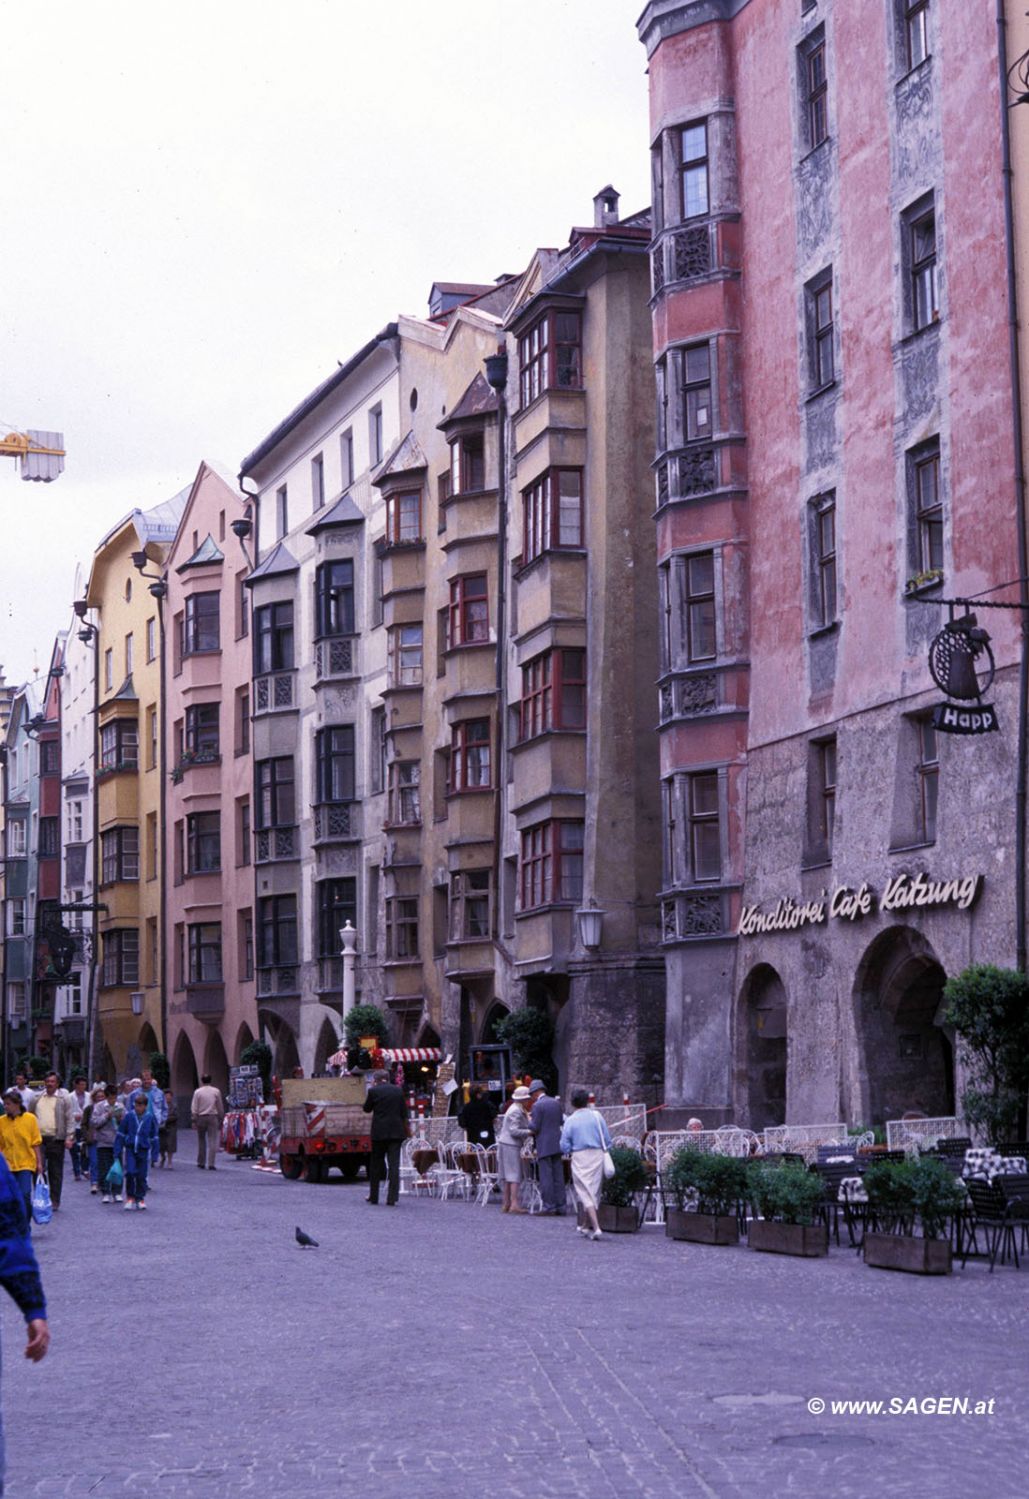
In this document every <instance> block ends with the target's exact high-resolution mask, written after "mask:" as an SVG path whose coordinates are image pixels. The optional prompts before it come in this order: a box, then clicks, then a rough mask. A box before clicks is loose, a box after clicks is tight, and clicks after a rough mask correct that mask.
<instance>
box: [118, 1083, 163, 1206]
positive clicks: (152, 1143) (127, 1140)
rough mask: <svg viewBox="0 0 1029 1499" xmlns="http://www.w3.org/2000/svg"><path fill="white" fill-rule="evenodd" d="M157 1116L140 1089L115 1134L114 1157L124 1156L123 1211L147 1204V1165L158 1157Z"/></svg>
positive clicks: (119, 1158)
mask: <svg viewBox="0 0 1029 1499" xmlns="http://www.w3.org/2000/svg"><path fill="white" fill-rule="evenodd" d="M157 1150H158V1142H157V1120H156V1119H155V1118H154V1116H153V1114H152V1113H151V1112H150V1109H149V1108H148V1107H147V1101H146V1097H145V1095H144V1094H143V1093H141V1092H140V1093H137V1094H136V1101H135V1103H134V1104H133V1106H132V1113H131V1114H126V1115H125V1118H124V1119H123V1120H122V1122H121V1124H119V1126H118V1133H117V1134H116V1135H115V1137H114V1158H115V1160H116V1161H120V1160H121V1159H122V1157H123V1156H124V1158H125V1167H124V1169H125V1211H126V1212H129V1210H130V1209H131V1208H133V1207H135V1208H137V1209H143V1208H145V1207H146V1186H147V1182H146V1177H147V1166H148V1165H151V1164H153V1162H155V1161H156V1160H157Z"/></svg>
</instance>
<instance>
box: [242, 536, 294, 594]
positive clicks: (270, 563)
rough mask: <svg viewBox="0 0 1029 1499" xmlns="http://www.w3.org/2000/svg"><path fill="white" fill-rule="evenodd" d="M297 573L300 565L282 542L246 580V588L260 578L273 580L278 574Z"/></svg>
mask: <svg viewBox="0 0 1029 1499" xmlns="http://www.w3.org/2000/svg"><path fill="white" fill-rule="evenodd" d="M299 571H300V563H299V562H298V561H297V559H296V558H295V557H294V556H293V553H292V552H291V551H290V550H289V548H288V547H285V546H283V544H282V542H281V541H280V542H279V544H278V546H277V547H275V548H274V550H273V551H271V552H270V553H269V554H268V556H267V557H266V558H265V559H264V561H263V562H262V563H261V565H260V567H255V568H254V570H253V572H252V573H251V574H250V576H249V578H247V580H246V586H247V587H248V588H250V587H252V586H253V584H254V583H257V582H259V581H260V580H261V579H262V578H274V577H277V576H278V575H279V574H286V573H295V572H299Z"/></svg>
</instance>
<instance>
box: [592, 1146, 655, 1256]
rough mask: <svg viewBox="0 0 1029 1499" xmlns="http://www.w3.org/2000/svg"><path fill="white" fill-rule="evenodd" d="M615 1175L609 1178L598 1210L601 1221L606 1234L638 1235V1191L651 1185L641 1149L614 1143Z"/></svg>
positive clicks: (599, 1221)
mask: <svg viewBox="0 0 1029 1499" xmlns="http://www.w3.org/2000/svg"><path fill="white" fill-rule="evenodd" d="M611 1159H612V1161H614V1165H615V1174H614V1176H609V1177H606V1178H605V1180H604V1186H603V1189H602V1191H601V1194H600V1206H599V1208H598V1209H597V1222H598V1223H599V1224H600V1226H601V1228H602V1229H603V1230H604V1232H605V1233H612V1234H634V1233H635V1232H636V1230H637V1229H638V1228H639V1226H640V1210H639V1205H638V1203H637V1201H636V1196H637V1193H639V1192H642V1191H644V1189H645V1188H646V1185H647V1173H646V1171H645V1170H644V1166H643V1160H642V1157H641V1156H640V1154H639V1151H637V1150H630V1149H629V1147H628V1146H624V1145H613V1146H612V1147H611Z"/></svg>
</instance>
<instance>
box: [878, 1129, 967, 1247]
mask: <svg viewBox="0 0 1029 1499" xmlns="http://www.w3.org/2000/svg"><path fill="white" fill-rule="evenodd" d="M865 1190H866V1192H867V1193H868V1211H869V1214H870V1216H871V1219H872V1221H873V1222H874V1223H875V1225H876V1227H875V1228H874V1229H873V1230H871V1231H868V1232H866V1233H865V1241H864V1256H865V1264H866V1265H871V1266H872V1267H873V1268H874V1269H877V1270H906V1271H907V1272H908V1273H909V1274H912V1275H949V1274H950V1272H951V1248H950V1240H949V1238H948V1237H947V1236H946V1230H947V1226H948V1220H949V1219H950V1218H952V1217H953V1216H954V1214H955V1213H959V1212H961V1210H962V1208H963V1207H964V1205H965V1189H964V1187H963V1186H962V1184H961V1182H959V1181H956V1180H955V1178H954V1177H953V1176H952V1175H951V1174H950V1171H949V1170H948V1169H947V1167H946V1166H945V1165H944V1163H943V1162H942V1161H941V1160H938V1159H937V1158H935V1157H933V1156H923V1157H922V1158H921V1160H918V1161H878V1162H876V1164H875V1165H874V1166H869V1168H868V1170H867V1171H866V1172H865ZM916 1219H917V1220H918V1221H919V1223H920V1224H921V1228H922V1236H921V1238H916V1237H915V1236H914V1234H913V1232H912V1230H913V1228H914V1225H915V1220H916ZM891 1228H894V1229H900V1230H902V1231H901V1232H897V1233H890V1232H882V1230H883V1229H887V1230H889V1229H891Z"/></svg>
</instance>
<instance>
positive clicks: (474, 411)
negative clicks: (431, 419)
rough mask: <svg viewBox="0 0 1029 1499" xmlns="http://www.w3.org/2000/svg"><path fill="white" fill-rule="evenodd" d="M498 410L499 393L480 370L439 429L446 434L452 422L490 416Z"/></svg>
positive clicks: (438, 424)
mask: <svg viewBox="0 0 1029 1499" xmlns="http://www.w3.org/2000/svg"><path fill="white" fill-rule="evenodd" d="M496 409H497V393H496V391H495V390H494V389H493V387H492V385H490V383H489V381H488V380H487V379H486V376H485V375H484V374H483V373H482V371H481V370H479V371H478V372H477V373H476V375H475V377H474V378H473V380H472V382H471V384H470V385H469V386H468V389H467V390H466V391H465V393H464V395H463V396H462V397H461V399H460V400H459V401H458V403H457V405H456V406H455V407H454V409H453V411H451V412H450V413H449V414H448V415H447V416H445V417H444V418H443V420H442V421H441V422H437V424H436V425H437V427H438V428H439V430H440V431H441V432H445V431H446V429H447V427H449V426H450V424H451V422H460V421H463V420H464V419H465V418H466V417H474V416H488V415H491V414H492V413H493V412H495V411H496Z"/></svg>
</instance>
